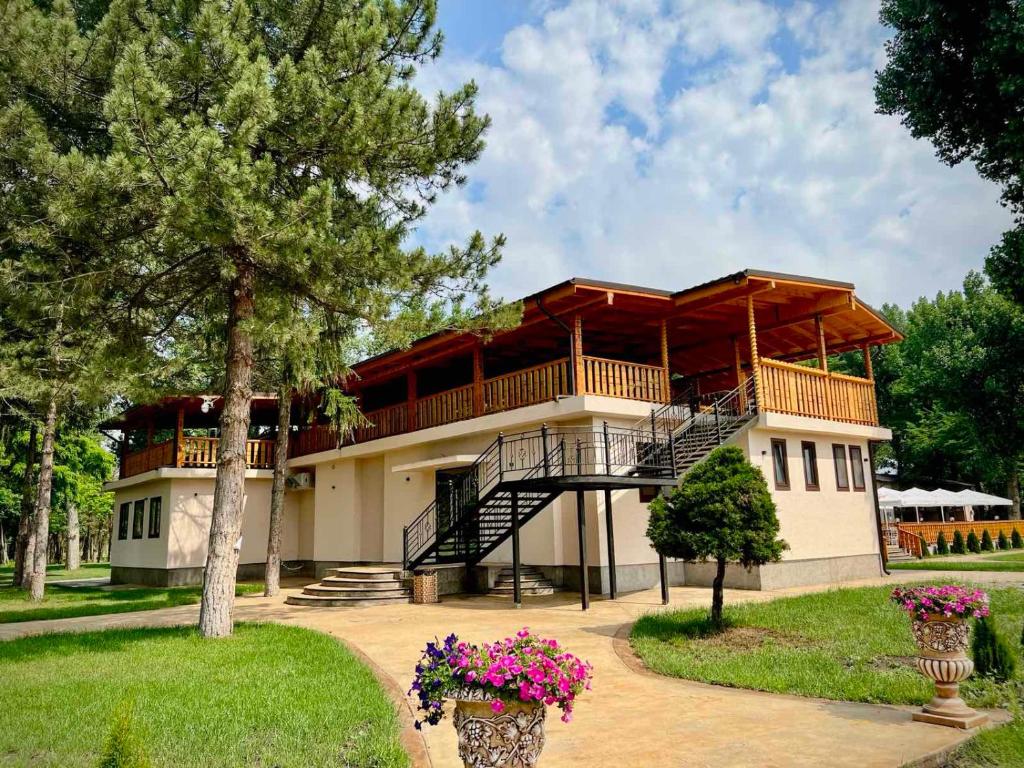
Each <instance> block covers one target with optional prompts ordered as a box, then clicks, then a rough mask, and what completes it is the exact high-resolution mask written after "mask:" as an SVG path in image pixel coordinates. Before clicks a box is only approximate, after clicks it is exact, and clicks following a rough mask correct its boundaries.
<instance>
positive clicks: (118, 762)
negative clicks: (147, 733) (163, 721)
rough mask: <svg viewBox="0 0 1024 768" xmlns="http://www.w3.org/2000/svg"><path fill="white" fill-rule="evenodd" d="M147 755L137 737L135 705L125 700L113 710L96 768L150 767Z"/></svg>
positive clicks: (140, 740)
mask: <svg viewBox="0 0 1024 768" xmlns="http://www.w3.org/2000/svg"><path fill="white" fill-rule="evenodd" d="M150 765H151V763H150V761H149V757H148V755H147V754H146V749H145V747H144V746H143V744H142V739H141V738H140V737H139V733H138V727H137V725H136V721H135V707H134V705H133V703H132V702H129V701H125V702H122V703H121V704H120V705H118V707H117V709H116V710H115V712H114V719H113V723H112V724H111V727H110V734H109V735H108V736H107V743H106V745H105V746H104V749H103V756H102V757H101V758H100V762H99V764H98V766H97V768H150Z"/></svg>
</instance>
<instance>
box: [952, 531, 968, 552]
mask: <svg viewBox="0 0 1024 768" xmlns="http://www.w3.org/2000/svg"><path fill="white" fill-rule="evenodd" d="M950 550H951V551H952V553H953V554H954V555H966V554H967V545H966V544H964V535H963V534H962V533H961V532H960V531H959V530H956V531H953V546H952V547H950Z"/></svg>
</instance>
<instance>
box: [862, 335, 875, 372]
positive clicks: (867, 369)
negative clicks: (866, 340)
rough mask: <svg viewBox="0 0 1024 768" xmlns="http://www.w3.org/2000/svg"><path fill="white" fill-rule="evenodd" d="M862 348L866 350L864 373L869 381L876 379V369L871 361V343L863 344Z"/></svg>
mask: <svg viewBox="0 0 1024 768" xmlns="http://www.w3.org/2000/svg"><path fill="white" fill-rule="evenodd" d="M861 349H862V350H863V352H864V375H865V376H866V377H867V380H868V381H874V380H875V369H874V366H873V364H872V362H871V345H870V344H863V345H862V346H861Z"/></svg>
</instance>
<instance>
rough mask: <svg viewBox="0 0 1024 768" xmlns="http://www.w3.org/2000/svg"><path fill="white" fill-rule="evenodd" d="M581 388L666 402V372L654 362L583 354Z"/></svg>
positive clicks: (637, 398)
mask: <svg viewBox="0 0 1024 768" xmlns="http://www.w3.org/2000/svg"><path fill="white" fill-rule="evenodd" d="M583 377H584V389H583V391H584V392H585V393H586V394H588V395H606V396H608V397H624V398H628V399H630V400H643V401H646V402H651V403H667V402H668V397H669V392H668V389H669V388H668V372H667V371H666V370H665V369H664V368H662V367H661V366H658V365H640V364H639V363H624V362H621V361H619V360H606V359H605V358H602V357H587V356H586V355H584V357H583Z"/></svg>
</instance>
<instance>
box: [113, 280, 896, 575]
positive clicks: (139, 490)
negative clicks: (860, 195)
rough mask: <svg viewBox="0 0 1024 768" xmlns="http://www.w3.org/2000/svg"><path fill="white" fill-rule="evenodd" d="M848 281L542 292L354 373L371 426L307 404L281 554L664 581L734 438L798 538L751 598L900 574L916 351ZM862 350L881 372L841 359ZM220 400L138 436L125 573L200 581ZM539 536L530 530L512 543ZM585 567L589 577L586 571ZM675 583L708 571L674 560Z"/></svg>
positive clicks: (760, 571) (150, 419)
mask: <svg viewBox="0 0 1024 768" xmlns="http://www.w3.org/2000/svg"><path fill="white" fill-rule="evenodd" d="M899 338H900V337H899V335H898V334H897V333H896V331H894V329H893V328H892V327H891V326H890V325H889V324H888V323H887V322H886V321H885V320H884V319H883V318H882V317H881V316H880V315H879V314H878V313H877V312H875V311H874V310H872V309H871V308H870V307H868V306H867V305H865V304H864V303H863V302H861V301H859V300H858V299H857V297H856V295H855V293H854V288H853V286H852V285H850V284H848V283H841V282H835V281H832V280H822V279H817V278H807V277H798V276H793V275H782V274H774V273H768V272H760V271H755V270H747V271H744V272H740V273H737V274H733V275H729V276H727V277H724V278H722V279H720V280H716V281H713V282H710V283H706V284H703V285H699V286H696V287H694V288H689V289H687V290H683V291H679V292H670V291H663V290H656V289H649V288H639V287H635V286H628V285H618V284H611V283H605V282H601V281H598V280H587V279H580V278H575V279H572V280H568V281H566V282H564V283H561V284H559V285H555V286H553V287H551V288H548V289H547V290H544V291H542V292H540V293H538V294H535V295H533V296H530V297H528V298H526V299H524V300H523V318H522V323H521V324H520V325H519V326H518V327H516V328H514V329H512V330H508V331H504V332H501V333H498V334H497V335H495V336H493V337H492V338H490V339H488V340H486V341H485V340H482V339H481V338H480V337H478V336H475V335H473V334H470V333H453V332H443V333H438V334H435V335H432V336H429V337H426V338H423V339H421V340H419V341H417V342H416V343H414V344H413V345H412V346H411V347H409V348H407V349H403V350H399V351H395V352H391V353H388V354H384V355H380V356H378V357H374V358H371V359H368V360H365V361H363V362H361V363H359V364H358V365H356V366H355V372H356V374H357V376H356V377H354V378H353V379H352V381H353V384H352V391H353V392H354V394H355V395H356V396H357V397H358V399H359V403H360V405H361V408H362V411H363V413H364V414H365V416H366V419H367V422H366V424H365V426H363V427H361V428H358V429H355V430H353V431H352V432H351V433H348V434H344V435H341V434H338V433H336V432H335V431H334V430H333V429H332V428H331V427H330V426H328V425H327V424H325V423H322V422H323V420H322V419H320V423H318V422H317V418H316V414H317V410H316V408H315V403H313V404H311V403H307V402H305V401H301V400H299V399H296V401H295V402H294V404H293V408H294V409H295V414H294V423H296V424H299V425H301V426H299V427H297V428H296V429H295V432H294V433H293V434H292V436H291V446H292V448H291V451H290V453H291V456H290V458H289V462H288V465H289V469H290V472H291V478H290V482H289V488H288V491H287V493H286V511H285V525H284V540H283V557H284V559H285V560H286V561H287V563H288V566H289V568H291V569H296V570H301V571H303V572H305V573H307V574H308V575H310V576H317V577H319V576H320V575H321V574H322V573H323V572H324V571H325V570H326V569H328V568H332V567H338V566H341V565H347V564H356V563H358V564H373V563H395V564H397V563H402V564H403V565H404V566H405V567H407V568H415V567H418V566H424V565H430V564H436V565H438V566H445V567H443V568H440V569H439V570H440V571H441V572H443V574H444V577H443V579H442V589H443V590H446V591H455V590H464V589H465V590H468V589H471V588H474V586H475V587H476V588H484V587H486V586H487V585H489V584H491V583H493V580H494V578H495V574H496V572H497V571H498V569H499V566H500V564H505V563H508V562H510V561H511V560H512V557H513V552H512V549H513V539H514V538H518V543H519V555H520V559H521V561H522V562H523V563H526V564H529V565H531V566H535V567H536V568H537V569H538V570H539V571H541V572H542V573H543V574H544V576H546V577H547V578H548V579H550V580H551V581H552V582H554V583H555V584H556V585H559V586H565V587H569V588H579V587H580V584H581V582H584V583H586V582H589V590H590V591H591V592H595V593H603V592H608V590H609V587H610V583H609V582H610V578H609V577H610V576H611V575H612V574H611V573H610V570H609V569H610V563H612V562H614V576H615V577H616V578H615V581H616V582H617V587H618V589H619V590H620V591H623V590H629V589H637V588H644V587H649V586H653V585H654V584H657V583H658V580H659V577H660V575H661V570H660V569H659V559H658V556H657V554H656V553H655V552H654V550H653V549H652V548H651V547H650V544H649V542H648V540H647V537H646V527H647V516H648V512H647V502H648V501H649V500H650V498H651V497H652V496H653V495H654V494H655V493H657V492H658V491H659V490H660V489H662V488H665V487H667V486H671V485H674V484H675V483H676V482H677V480H678V478H679V477H681V476H682V475H684V474H685V472H686V471H687V470H688V469H689V468H690V467H692V466H693V465H694V464H695V463H697V462H699V461H700V460H702V459H703V458H704V457H705V456H706V455H707V454H708V453H709V452H710V451H711V450H712V449H713V448H714V447H715V446H717V445H719V444H720V443H723V442H727V443H731V444H735V445H738V446H739V447H740V448H742V450H743V451H744V452H745V453H746V454H747V456H748V457H749V459H750V461H751V462H753V463H754V464H755V465H756V466H758V467H760V468H761V470H762V471H763V472H764V474H765V477H766V479H767V482H768V486H769V488H770V490H771V493H772V496H773V498H774V500H775V503H776V505H777V507H778V514H779V519H780V522H781V526H782V534H781V535H782V537H783V538H784V539H785V540H786V541H787V543H788V544H789V549H788V550H787V551H786V553H785V556H784V559H783V561H782V562H781V563H776V564H770V565H766V566H763V567H760V568H755V569H753V570H751V571H745V570H743V569H740V568H732V569H731V570H730V572H729V574H728V577H727V583H729V584H732V585H735V586H743V587H749V588H755V589H756V588H761V589H768V588H777V587H782V586H789V585H797V584H808V583H820V582H828V581H838V580H842V579H849V578H856V577H868V576H874V575H877V574H878V573H879V568H880V565H881V563H880V558H881V557H882V554H881V549H882V547H881V540H880V539H881V537H880V528H879V518H878V515H877V507H876V503H875V500H874V497H873V488H872V485H873V473H872V472H871V465H870V463H869V454H870V446H871V444H872V443H873V442H875V441H881V440H887V439H888V438H889V437H890V432H889V430H887V429H885V428H884V427H882V426H880V425H879V424H878V416H877V410H876V406H875V388H874V381H873V378H872V373H871V359H870V349H871V347H872V346H873V345H879V344H886V343H890V342H893V341H898V340H899ZM846 351H859V352H860V353H862V354H863V355H864V357H863V360H864V363H865V365H864V370H865V371H866V376H864V377H857V376H850V375H846V374H841V373H837V372H834V371H830V370H829V369H828V355H830V354H833V353H838V352H846ZM220 404H221V401H220V399H219V398H218V397H215V396H180V397H168V398H164V399H163V400H161V401H160V402H158V403H156V404H153V405H146V406H139V407H136V408H133V409H131V410H129V411H127V412H125V413H123V414H122V415H120V416H119V417H117V418H115V419H112V420H111V421H109V422H108V423H107V424H106V425H105V427H106V428H107V429H110V430H120V431H121V432H122V434H123V435H124V439H123V441H122V455H121V462H120V466H121V473H120V477H119V479H117V480H115V481H113V482H111V483H110V484H109V486H108V487H109V488H110V489H111V490H113V491H114V493H115V529H116V530H115V536H114V541H113V545H112V548H111V561H112V567H113V568H112V570H113V578H114V580H115V581H131V582H145V583H160V584H184V583H195V582H198V581H200V580H201V578H202V570H203V565H204V562H205V559H206V544H207V535H208V532H209V525H210V512H211V506H212V501H213V486H214V473H215V465H216V457H217V442H218V440H217V430H216V427H217V421H218V418H219V412H220ZM275 410H276V402H275V400H274V398H273V397H272V396H265V395H257V396H256V397H255V398H254V400H253V406H252V432H251V437H252V439H251V440H250V442H249V457H248V458H249V465H250V470H249V472H248V473H247V477H246V483H245V519H244V525H243V536H242V541H241V549H240V558H239V563H240V565H239V571H240V573H241V574H242V575H255V576H258V575H259V574H260V573H261V572H262V568H263V562H264V560H265V555H266V545H267V529H268V518H269V509H270V485H271V474H272V472H271V466H272V463H273V451H274V443H273V436H274V435H273V432H274V427H273V424H274V423H275V421H276V418H275ZM516 528H519V529H521V532H520V533H518V536H517V537H516V536H513V533H514V529H516ZM581 555H582V558H583V562H585V564H586V568H585V569H581V568H580V567H579V566H580V563H581ZM664 572H665V574H666V576H667V579H668V580H669V581H670V582H671V583H673V584H707V583H709V582H710V578H711V571H710V566H707V565H702V564H690V563H681V562H678V563H677V562H672V561H670V562H668V563H667V564H665V571H664Z"/></svg>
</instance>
